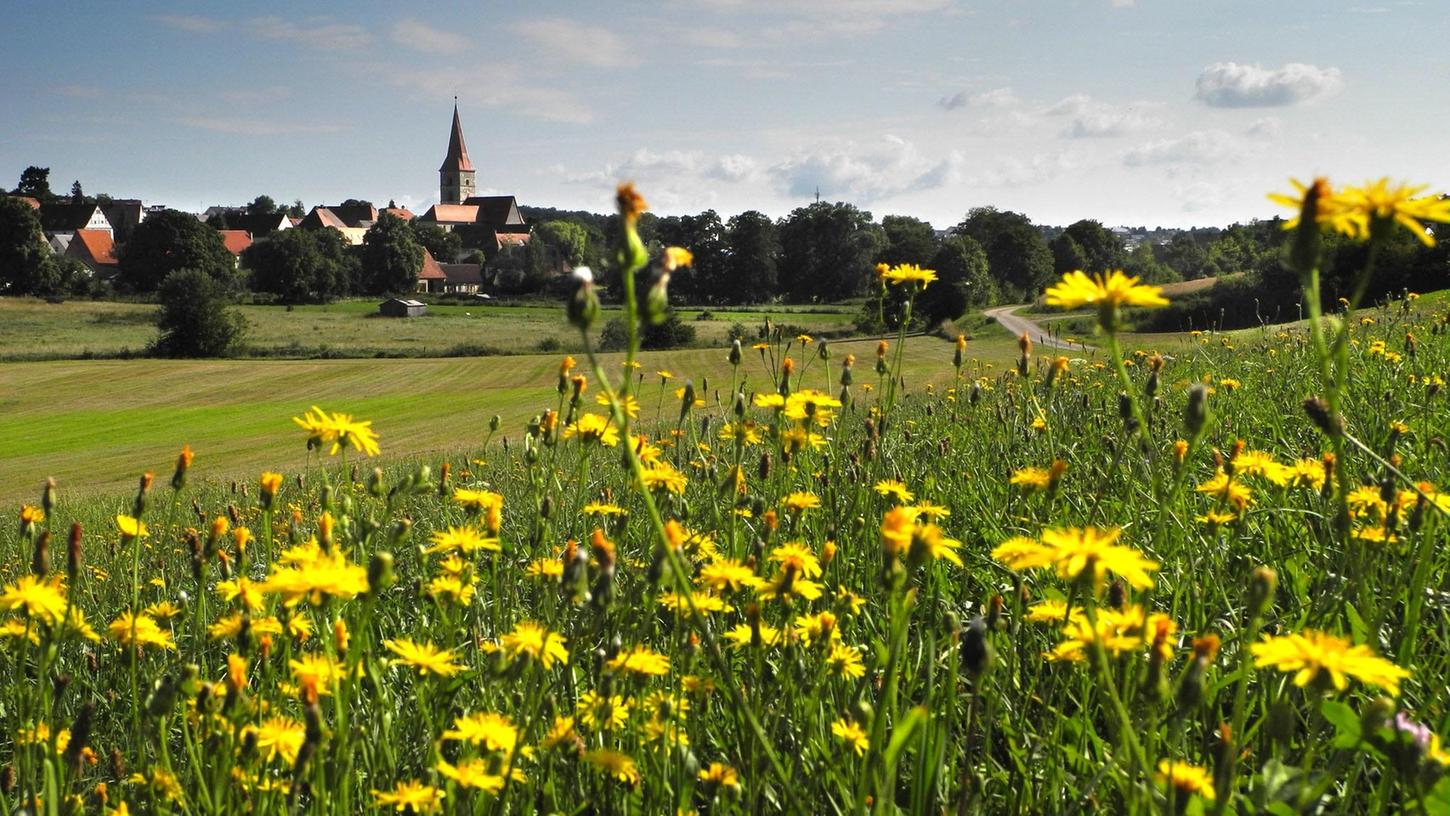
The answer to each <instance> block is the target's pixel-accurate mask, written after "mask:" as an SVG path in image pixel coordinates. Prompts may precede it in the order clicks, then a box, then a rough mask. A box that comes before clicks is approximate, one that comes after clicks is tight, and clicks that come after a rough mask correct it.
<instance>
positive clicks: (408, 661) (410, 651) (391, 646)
mask: <svg viewBox="0 0 1450 816" xmlns="http://www.w3.org/2000/svg"><path fill="white" fill-rule="evenodd" d="M383 645H384V646H386V647H388V651H390V652H392V653H393V654H395V655H397V656H398V657H397V658H396V659H394V660H393V661H392V663H393V665H394V666H407V667H409V668H413V669H417V670H418V674H419V675H429V674H433V675H437V676H439V677H452V676H453V675H455V674H457V673H459V672H460V671H462V670H463V667H462V666H460V665H458V662H457V660H458V658H457V656H456V655H454V654H453V651H452V650H451V649H440V648H439V647H437V646H434V645H433V644H431V643H417V642H414V641H412V640H409V639H407V638H398V639H396V640H385V641H383Z"/></svg>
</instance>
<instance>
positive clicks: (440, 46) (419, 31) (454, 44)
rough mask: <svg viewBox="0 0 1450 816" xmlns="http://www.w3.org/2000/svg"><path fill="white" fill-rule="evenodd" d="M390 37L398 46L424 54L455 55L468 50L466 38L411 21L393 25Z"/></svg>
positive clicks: (402, 21) (401, 21) (400, 21)
mask: <svg viewBox="0 0 1450 816" xmlns="http://www.w3.org/2000/svg"><path fill="white" fill-rule="evenodd" d="M392 37H393V42H395V43H397V44H398V45H401V46H403V47H405V48H411V49H413V50H414V51H422V52H423V53H425V54H457V53H458V52H460V51H463V50H464V49H466V48H468V38H467V37H463V36H461V35H459V34H454V33H453V32H452V31H444V30H442V29H439V28H434V27H432V26H430V25H428V24H427V23H424V22H420V21H418V20H413V19H407V20H399V21H398V22H396V23H394V24H393V33H392Z"/></svg>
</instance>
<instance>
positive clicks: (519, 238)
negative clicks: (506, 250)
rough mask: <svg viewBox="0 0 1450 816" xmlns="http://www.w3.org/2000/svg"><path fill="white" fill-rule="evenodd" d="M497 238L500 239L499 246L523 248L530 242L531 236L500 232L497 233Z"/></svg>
mask: <svg viewBox="0 0 1450 816" xmlns="http://www.w3.org/2000/svg"><path fill="white" fill-rule="evenodd" d="M495 237H497V238H498V245H499V246H500V247H504V246H523V245H525V244H527V243H528V242H529V234H528V233H527V232H499V233H495Z"/></svg>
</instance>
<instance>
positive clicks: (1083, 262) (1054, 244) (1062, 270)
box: [1047, 233, 1088, 275]
mask: <svg viewBox="0 0 1450 816" xmlns="http://www.w3.org/2000/svg"><path fill="white" fill-rule="evenodd" d="M1047 247H1048V249H1051V250H1052V271H1053V273H1054V274H1057V275H1063V274H1066V273H1068V272H1071V271H1073V270H1074V269H1085V268H1086V267H1087V265H1088V260H1087V253H1085V252H1083V251H1082V247H1081V246H1079V245H1078V242H1077V241H1075V240H1073V237H1072V236H1071V235H1068V234H1067V233H1063V234H1062V235H1059V236H1057V237H1056V238H1053V239H1052V240H1051V241H1049V242H1048V244H1047Z"/></svg>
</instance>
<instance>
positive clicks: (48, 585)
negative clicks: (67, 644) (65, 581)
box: [0, 575, 66, 626]
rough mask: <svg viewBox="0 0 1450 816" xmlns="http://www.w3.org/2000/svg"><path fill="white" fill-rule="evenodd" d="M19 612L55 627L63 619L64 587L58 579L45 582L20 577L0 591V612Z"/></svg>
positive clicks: (30, 576)
mask: <svg viewBox="0 0 1450 816" xmlns="http://www.w3.org/2000/svg"><path fill="white" fill-rule="evenodd" d="M17 609H18V610H20V611H22V612H24V613H25V616H26V617H29V618H34V619H35V620H39V621H41V622H43V623H46V624H49V625H52V626H53V625H55V624H56V623H57V622H59V621H60V620H61V619H62V618H63V617H65V609H66V597H65V587H64V586H63V585H62V584H61V582H60V579H58V578H54V579H50V580H46V579H44V578H37V577H35V576H34V575H22V576H21V577H20V580H19V581H16V582H15V583H13V584H9V585H7V586H6V587H5V589H4V590H3V591H0V611H5V612H13V611H15V610H17Z"/></svg>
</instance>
